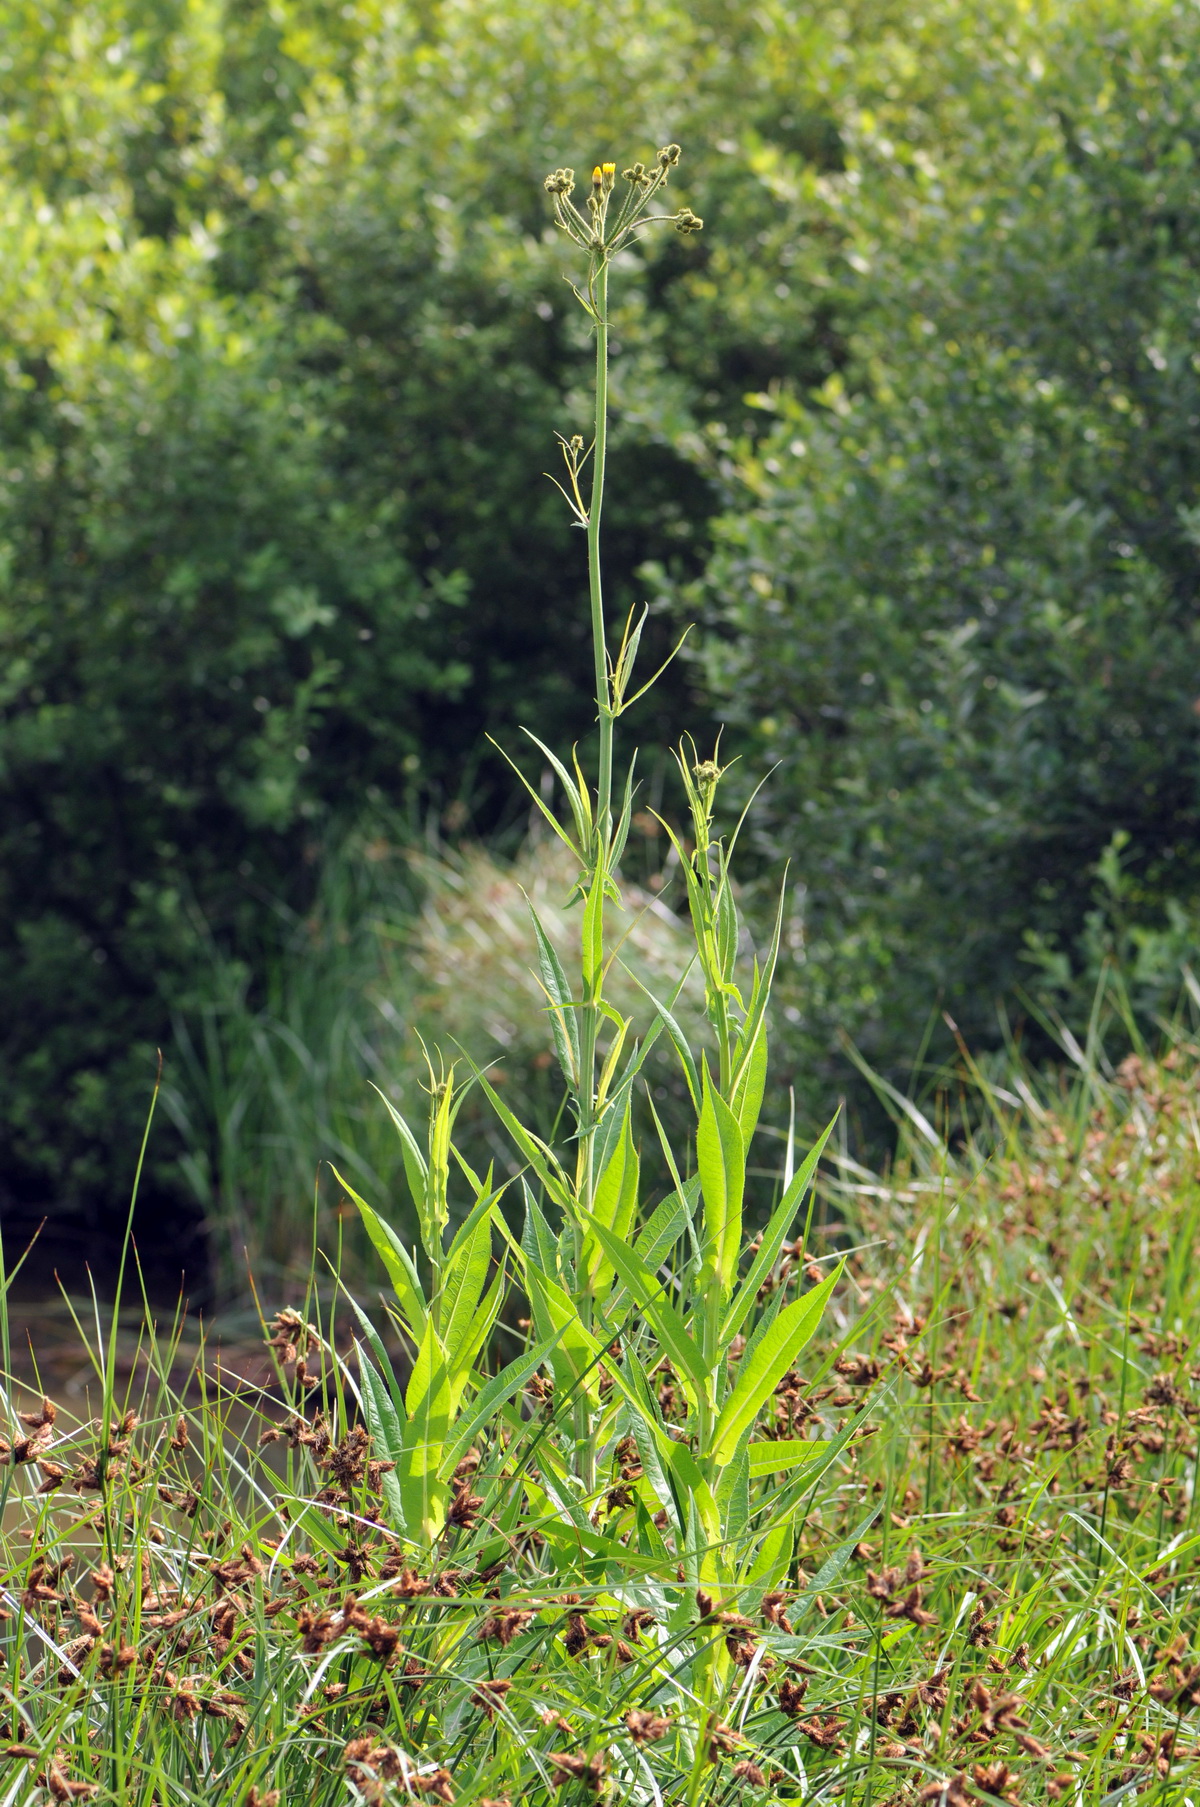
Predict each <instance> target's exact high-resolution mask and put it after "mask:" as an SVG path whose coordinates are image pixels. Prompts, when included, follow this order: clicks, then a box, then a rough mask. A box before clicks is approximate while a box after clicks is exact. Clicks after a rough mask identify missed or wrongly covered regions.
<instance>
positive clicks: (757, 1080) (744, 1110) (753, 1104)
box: [732, 1017, 767, 1147]
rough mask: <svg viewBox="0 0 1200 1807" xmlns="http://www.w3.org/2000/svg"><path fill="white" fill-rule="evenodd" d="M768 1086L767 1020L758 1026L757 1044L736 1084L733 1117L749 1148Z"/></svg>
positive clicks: (755, 1040)
mask: <svg viewBox="0 0 1200 1807" xmlns="http://www.w3.org/2000/svg"><path fill="white" fill-rule="evenodd" d="M766 1085H767V1023H766V1018H765V1017H764V1018H763V1020H762V1021H761V1022H760V1023H759V1025H758V1029H757V1032H756V1034H755V1037H754V1040H753V1042H752V1043H751V1044H750V1047H749V1049H748V1050H747V1054H746V1058H745V1061H744V1062H743V1063H742V1064H741V1066H740V1068H739V1072H738V1075H737V1077H736V1078H735V1080H734V1084H733V1092H732V1102H733V1114H734V1116H735V1117H736V1118H737V1121H738V1128H739V1129H740V1130H741V1132H742V1141H743V1142H744V1143H745V1144H746V1145H747V1147H748V1146H749V1143H750V1138H751V1136H752V1135H753V1134H754V1131H755V1129H756V1127H757V1125H758V1117H759V1112H760V1111H761V1110H762V1101H763V1093H764V1092H765V1090H766Z"/></svg>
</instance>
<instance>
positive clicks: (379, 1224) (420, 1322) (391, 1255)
mask: <svg viewBox="0 0 1200 1807" xmlns="http://www.w3.org/2000/svg"><path fill="white" fill-rule="evenodd" d="M333 1175H334V1178H335V1179H336V1180H337V1182H338V1185H339V1186H341V1187H342V1189H343V1190H344V1191H345V1192H346V1193H347V1194H348V1195H349V1197H350V1198H352V1199H353V1200H354V1203H355V1205H356V1206H357V1207H358V1214H359V1216H360V1217H361V1218H362V1220H363V1227H364V1229H365V1230H366V1232H367V1235H368V1236H369V1237H370V1239H371V1244H372V1246H373V1248H374V1249H375V1252H376V1253H377V1255H378V1256H379V1259H380V1260H381V1261H382V1262H383V1265H384V1267H385V1268H386V1270H387V1276H388V1279H389V1280H390V1281H391V1283H392V1288H393V1290H394V1292H395V1294H396V1298H397V1300H398V1301H399V1304H400V1310H401V1312H402V1314H403V1316H404V1319H405V1327H406V1329H407V1330H408V1333H409V1335H410V1336H411V1337H412V1339H413V1341H414V1343H420V1341H421V1338H422V1337H423V1336H424V1335H425V1318H426V1310H427V1307H426V1304H425V1295H424V1293H423V1291H422V1289H421V1281H420V1276H419V1275H418V1273H417V1270H416V1268H415V1267H414V1266H413V1261H412V1256H411V1255H410V1254H409V1252H408V1250H407V1249H406V1248H405V1246H404V1244H403V1243H402V1242H401V1240H400V1238H399V1237H398V1236H397V1234H396V1232H395V1230H393V1229H392V1227H391V1225H390V1224H386V1223H384V1221H383V1219H382V1217H380V1215H379V1213H378V1212H377V1211H373V1210H372V1208H371V1206H370V1205H368V1204H367V1202H366V1200H365V1199H361V1198H360V1197H359V1196H358V1193H357V1192H356V1191H355V1190H354V1187H353V1186H350V1185H347V1183H346V1181H345V1180H344V1179H343V1178H342V1176H341V1174H340V1173H339V1172H338V1170H337V1168H336V1167H335V1168H333Z"/></svg>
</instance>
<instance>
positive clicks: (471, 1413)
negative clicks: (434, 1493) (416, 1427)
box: [438, 1337, 556, 1481]
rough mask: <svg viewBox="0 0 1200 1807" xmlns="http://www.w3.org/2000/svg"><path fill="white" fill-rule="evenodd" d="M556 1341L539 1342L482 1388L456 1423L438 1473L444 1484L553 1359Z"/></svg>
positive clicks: (552, 1338) (552, 1339) (502, 1369)
mask: <svg viewBox="0 0 1200 1807" xmlns="http://www.w3.org/2000/svg"><path fill="white" fill-rule="evenodd" d="M555 1341H556V1339H555V1338H554V1337H549V1338H547V1340H546V1341H545V1342H542V1343H535V1344H534V1346H533V1348H532V1349H527V1350H526V1352H525V1354H524V1355H519V1356H518V1357H517V1359H516V1361H513V1362H509V1364H508V1366H507V1367H506V1368H501V1370H500V1372H499V1374H496V1375H493V1377H492V1379H491V1380H489V1381H488V1382H487V1384H486V1385H485V1386H482V1387H481V1388H480V1389H479V1392H478V1393H477V1394H476V1395H475V1398H474V1399H473V1400H472V1401H471V1403H470V1405H469V1406H468V1407H467V1409H466V1410H465V1411H464V1412H463V1414H462V1416H461V1417H460V1418H459V1420H458V1422H457V1423H456V1424H455V1426H454V1435H453V1436H452V1437H451V1439H450V1441H449V1442H448V1443H447V1444H446V1446H445V1449H444V1451H443V1454H442V1459H441V1463H440V1465H439V1470H438V1472H439V1474H440V1475H441V1478H442V1479H443V1480H444V1481H448V1480H449V1479H450V1476H451V1475H452V1474H453V1473H454V1470H455V1469H456V1468H457V1467H458V1464H459V1463H460V1462H461V1461H462V1459H463V1457H464V1456H465V1455H466V1453H467V1451H468V1450H469V1449H470V1447H471V1445H472V1443H474V1441H475V1439H476V1437H477V1436H478V1435H479V1434H480V1432H481V1431H484V1430H486V1429H487V1428H488V1426H489V1425H490V1424H491V1422H492V1420H493V1419H494V1417H495V1416H496V1413H497V1412H498V1411H499V1409H500V1407H501V1406H502V1405H503V1404H504V1403H505V1402H506V1401H507V1400H509V1399H511V1398H512V1396H513V1394H514V1393H518V1392H520V1390H521V1388H522V1387H523V1386H524V1385H525V1383H526V1381H527V1380H532V1378H533V1376H534V1375H535V1374H536V1373H537V1371H538V1369H539V1368H540V1367H541V1365H542V1363H543V1362H544V1361H545V1360H546V1359H547V1357H548V1356H549V1354H550V1352H551V1350H552V1349H553V1347H554V1344H555Z"/></svg>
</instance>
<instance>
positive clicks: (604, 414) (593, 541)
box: [587, 258, 613, 847]
mask: <svg viewBox="0 0 1200 1807" xmlns="http://www.w3.org/2000/svg"><path fill="white" fill-rule="evenodd" d="M593 294H594V297H595V306H596V439H595V444H594V446H593V448H592V495H591V505H590V507H589V508H588V530H587V538H588V591H589V594H590V597H591V604H592V654H593V657H594V659H595V666H596V711H597V714H598V717H599V721H600V773H599V783H598V784H597V787H596V831H597V837H598V841H599V845H600V846H601V847H604V846H606V844H607V841H608V838H609V834H610V832H611V827H612V765H613V719H612V714H611V712H610V708H609V695H608V642H607V639H606V637H605V632H604V593H603V590H602V588H601V583H600V511H601V509H602V508H603V506H604V463H605V457H606V455H607V451H608V261H607V259H606V258H602V261H601V264H600V268H599V269H598V270H597V272H596V281H595V284H594V287H593Z"/></svg>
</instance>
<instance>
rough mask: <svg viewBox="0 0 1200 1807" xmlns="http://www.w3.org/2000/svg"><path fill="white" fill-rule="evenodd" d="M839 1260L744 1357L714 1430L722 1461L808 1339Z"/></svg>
mask: <svg viewBox="0 0 1200 1807" xmlns="http://www.w3.org/2000/svg"><path fill="white" fill-rule="evenodd" d="M841 1274H842V1269H841V1266H840V1265H839V1266H838V1267H837V1268H836V1269H835V1271H834V1272H833V1273H832V1274H827V1275H826V1277H825V1279H824V1280H822V1281H821V1283H820V1285H819V1286H814V1287H813V1288H812V1290H811V1292H807V1293H805V1295H804V1297H803V1298H802V1299H795V1300H793V1302H792V1303H791V1304H790V1305H786V1306H785V1307H784V1309H783V1310H782V1311H781V1312H780V1313H779V1315H778V1317H777V1318H776V1319H775V1322H774V1323H773V1324H772V1325H771V1328H770V1329H769V1330H768V1331H767V1334H766V1335H765V1336H764V1337H763V1338H762V1339H761V1341H759V1342H758V1343H757V1344H756V1346H755V1347H754V1348H753V1350H750V1349H747V1351H746V1353H745V1355H744V1356H743V1357H742V1360H741V1363H740V1366H739V1372H738V1377H737V1382H736V1385H735V1386H734V1387H733V1389H732V1391H731V1392H730V1393H729V1395H728V1397H727V1398H726V1400H725V1403H724V1405H723V1406H722V1407H721V1411H720V1415H719V1417H718V1418H717V1423H716V1428H715V1430H714V1432H713V1443H712V1450H711V1452H710V1453H711V1456H712V1460H713V1461H714V1462H716V1463H717V1464H718V1465H723V1464H724V1463H726V1462H731V1461H732V1460H733V1458H734V1456H735V1455H736V1454H737V1451H738V1449H739V1447H740V1445H741V1443H742V1441H743V1439H744V1438H747V1437H748V1436H749V1434H750V1432H751V1430H752V1429H753V1427H754V1422H755V1419H756V1418H757V1417H758V1414H759V1412H760V1411H761V1410H762V1407H763V1405H764V1404H765V1402H766V1401H767V1400H768V1399H769V1398H770V1396H771V1394H772V1393H773V1392H774V1390H775V1387H776V1385H777V1384H778V1382H779V1381H780V1380H782V1379H783V1376H784V1375H785V1374H786V1373H787V1371H788V1369H789V1368H790V1367H791V1365H792V1363H793V1362H794V1361H795V1359H796V1357H797V1356H798V1355H799V1353H800V1351H801V1349H803V1347H804V1345H805V1344H806V1343H807V1342H808V1340H809V1338H810V1337H811V1336H812V1334H813V1332H814V1331H815V1330H816V1328H817V1325H818V1324H819V1323H820V1322H821V1314H822V1312H823V1311H824V1310H825V1304H826V1301H827V1300H828V1298H829V1295H830V1293H831V1292H832V1291H833V1289H834V1287H835V1286H836V1285H837V1283H838V1281H839V1280H840V1278H841Z"/></svg>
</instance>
